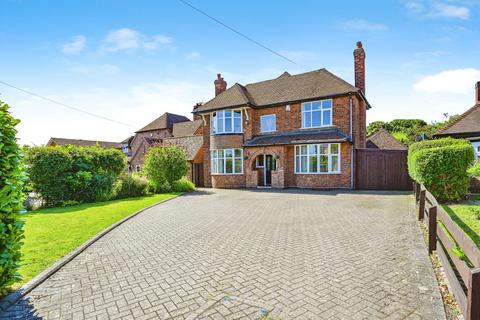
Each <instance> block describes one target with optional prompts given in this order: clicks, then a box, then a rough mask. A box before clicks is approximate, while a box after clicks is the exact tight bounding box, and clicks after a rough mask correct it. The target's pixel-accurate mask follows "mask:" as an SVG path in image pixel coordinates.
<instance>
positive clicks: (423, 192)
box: [418, 190, 427, 221]
mask: <svg viewBox="0 0 480 320" xmlns="http://www.w3.org/2000/svg"><path fill="white" fill-rule="evenodd" d="M426 194H427V190H420V201H419V202H418V220H419V221H422V220H423V218H424V216H425V197H426Z"/></svg>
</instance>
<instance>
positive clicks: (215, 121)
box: [210, 110, 242, 134]
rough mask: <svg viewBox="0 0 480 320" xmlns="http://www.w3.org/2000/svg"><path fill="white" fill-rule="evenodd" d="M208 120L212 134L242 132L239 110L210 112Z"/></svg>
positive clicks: (240, 112)
mask: <svg viewBox="0 0 480 320" xmlns="http://www.w3.org/2000/svg"><path fill="white" fill-rule="evenodd" d="M210 119H211V120H210V127H211V130H212V134H221V133H241V132H242V111H241V110H221V111H216V112H212V114H211V117H210Z"/></svg>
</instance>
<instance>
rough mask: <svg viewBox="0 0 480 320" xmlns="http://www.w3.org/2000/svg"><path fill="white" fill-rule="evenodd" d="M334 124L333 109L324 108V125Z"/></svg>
mask: <svg viewBox="0 0 480 320" xmlns="http://www.w3.org/2000/svg"><path fill="white" fill-rule="evenodd" d="M331 124H332V110H331V109H327V110H323V115H322V126H330V125H331Z"/></svg>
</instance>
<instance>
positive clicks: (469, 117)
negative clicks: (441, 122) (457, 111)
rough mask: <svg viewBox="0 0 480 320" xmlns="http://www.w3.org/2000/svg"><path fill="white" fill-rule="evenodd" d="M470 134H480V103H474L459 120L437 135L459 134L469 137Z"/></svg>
mask: <svg viewBox="0 0 480 320" xmlns="http://www.w3.org/2000/svg"><path fill="white" fill-rule="evenodd" d="M469 134H476V135H478V134H480V103H479V104H476V105H474V106H473V107H472V108H470V109H469V110H467V112H465V113H464V114H462V115H461V116H460V117H459V118H458V119H457V120H455V121H453V122H452V123H450V124H449V125H447V126H446V127H445V128H443V129H441V130H440V131H438V132H437V133H436V134H435V136H448V135H459V136H465V137H468V135H469Z"/></svg>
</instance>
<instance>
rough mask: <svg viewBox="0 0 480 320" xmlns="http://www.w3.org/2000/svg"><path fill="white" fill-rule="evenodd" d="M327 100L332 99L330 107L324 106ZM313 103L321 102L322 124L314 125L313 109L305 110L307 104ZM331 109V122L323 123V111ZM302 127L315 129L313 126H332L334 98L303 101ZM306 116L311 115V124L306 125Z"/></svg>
mask: <svg viewBox="0 0 480 320" xmlns="http://www.w3.org/2000/svg"><path fill="white" fill-rule="evenodd" d="M326 101H330V108H327V107H325V108H324V107H323V103H324V102H326ZM313 103H320V110H319V112H320V125H319V126H314V125H313V111H312V110H305V106H307V105H310V106H311V105H312V104H313ZM327 109H330V124H323V112H324V110H327ZM301 111H302V119H301V120H302V124H301V126H302V129H313V128H322V127H331V126H332V125H333V99H324V100H316V101H309V102H304V103H302V110H301ZM305 117H310V126H309V127H307V126H305V121H304V119H305Z"/></svg>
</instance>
